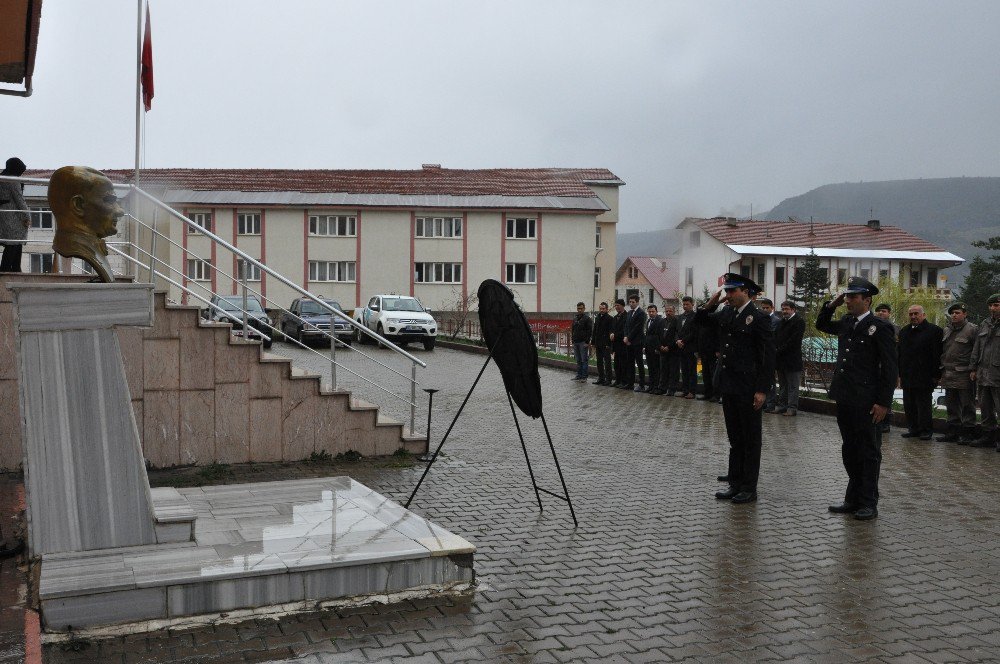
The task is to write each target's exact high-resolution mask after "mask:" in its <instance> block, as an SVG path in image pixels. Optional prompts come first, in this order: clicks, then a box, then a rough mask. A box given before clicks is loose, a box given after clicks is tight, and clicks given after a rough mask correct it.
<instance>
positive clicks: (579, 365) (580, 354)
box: [572, 302, 594, 383]
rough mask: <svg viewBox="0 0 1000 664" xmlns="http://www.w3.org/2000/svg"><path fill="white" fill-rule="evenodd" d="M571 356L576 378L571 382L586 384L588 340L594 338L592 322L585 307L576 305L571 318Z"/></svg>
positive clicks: (588, 352)
mask: <svg viewBox="0 0 1000 664" xmlns="http://www.w3.org/2000/svg"><path fill="white" fill-rule="evenodd" d="M572 335H573V355H574V357H575V358H576V377H575V378H574V379H573V380H579V381H581V382H584V383H585V382H587V376H588V375H590V338H591V337H592V336H594V321H592V320H591V319H590V316H588V315H587V305H585V304H584V303H583V302H577V303H576V316H575V317H574V318H573V325H572Z"/></svg>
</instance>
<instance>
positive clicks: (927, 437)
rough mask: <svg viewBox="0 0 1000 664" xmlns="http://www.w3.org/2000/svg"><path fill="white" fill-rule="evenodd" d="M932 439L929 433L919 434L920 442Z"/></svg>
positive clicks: (932, 436) (932, 435)
mask: <svg viewBox="0 0 1000 664" xmlns="http://www.w3.org/2000/svg"><path fill="white" fill-rule="evenodd" d="M932 438H934V434H933V433H932V432H930V431H925V432H923V433H922V434H920V440H931V439H932Z"/></svg>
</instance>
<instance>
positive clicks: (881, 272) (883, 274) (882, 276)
mask: <svg viewBox="0 0 1000 664" xmlns="http://www.w3.org/2000/svg"><path fill="white" fill-rule="evenodd" d="M878 278H879V281H881V280H883V279H888V278H889V270H879V271H878Z"/></svg>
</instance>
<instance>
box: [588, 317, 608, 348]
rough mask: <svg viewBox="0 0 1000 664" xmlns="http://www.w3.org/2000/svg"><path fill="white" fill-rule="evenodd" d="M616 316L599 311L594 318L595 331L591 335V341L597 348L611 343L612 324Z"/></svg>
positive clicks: (605, 346)
mask: <svg viewBox="0 0 1000 664" xmlns="http://www.w3.org/2000/svg"><path fill="white" fill-rule="evenodd" d="M613 322H614V318H612V317H611V314H609V313H599V314H597V317H596V318H595V319H594V333H593V334H592V335H591V336H590V343H592V344H594V346H595V347H597V348H607V347H608V346H610V345H611V326H612V325H613Z"/></svg>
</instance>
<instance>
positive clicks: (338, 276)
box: [309, 261, 358, 283]
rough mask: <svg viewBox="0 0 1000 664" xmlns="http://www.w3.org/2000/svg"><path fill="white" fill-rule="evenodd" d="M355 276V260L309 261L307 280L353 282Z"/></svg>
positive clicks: (356, 273) (356, 264)
mask: <svg viewBox="0 0 1000 664" xmlns="http://www.w3.org/2000/svg"><path fill="white" fill-rule="evenodd" d="M357 276H358V263H357V261H309V281H315V282H336V283H354V282H355V281H357Z"/></svg>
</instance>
